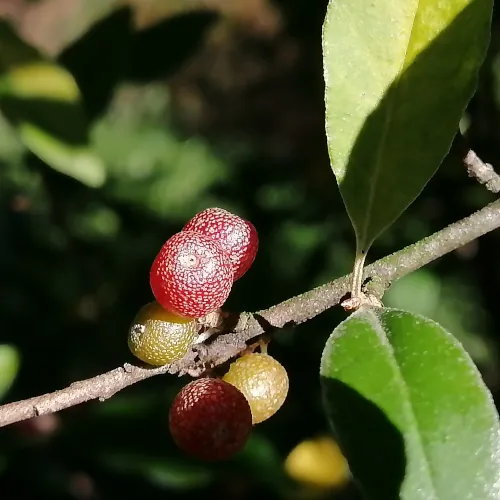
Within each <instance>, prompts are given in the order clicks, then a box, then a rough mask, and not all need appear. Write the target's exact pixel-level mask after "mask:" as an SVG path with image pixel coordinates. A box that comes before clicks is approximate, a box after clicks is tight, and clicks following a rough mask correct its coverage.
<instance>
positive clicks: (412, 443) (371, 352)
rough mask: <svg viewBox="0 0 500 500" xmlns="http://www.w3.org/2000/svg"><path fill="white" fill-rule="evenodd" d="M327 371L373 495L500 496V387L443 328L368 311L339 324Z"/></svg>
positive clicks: (336, 408)
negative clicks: (494, 388) (498, 394)
mask: <svg viewBox="0 0 500 500" xmlns="http://www.w3.org/2000/svg"><path fill="white" fill-rule="evenodd" d="M321 375H322V385H323V390H324V401H325V407H326V411H327V414H328V417H329V419H330V422H331V424H332V426H333V429H334V431H335V433H336V435H337V436H338V439H339V441H340V444H341V446H342V449H343V452H344V454H345V456H346V458H347V460H348V462H349V466H350V468H351V471H352V473H353V476H354V477H355V478H356V479H357V481H358V482H359V483H360V485H361V486H362V488H363V489H364V491H365V492H366V494H367V496H368V498H373V499H397V498H401V499H403V500H414V499H422V500H433V499H435V500H455V499H458V498H471V499H472V498H474V499H476V498H477V499H479V498H481V499H482V500H487V499H493V498H499V495H500V427H499V422H498V415H497V413H496V410H495V407H494V404H493V401H492V397H491V394H490V393H489V391H488V390H487V388H486V387H485V385H484V383H483V381H482V379H481V376H480V374H479V372H478V370H477V369H476V367H475V365H474V364H473V362H472V361H471V359H470V357H469V356H468V354H467V353H466V352H465V351H464V349H463V348H462V346H461V345H460V344H459V342H458V341H457V340H456V339H455V338H454V337H453V336H452V335H451V334H449V333H448V332H447V331H445V330H444V329H443V328H442V327H441V326H440V325H438V324H437V323H435V322H433V321H431V320H429V319H427V318H424V317H423V316H419V315H415V314H412V313H409V312H405V311H402V310H398V309H380V310H378V309H377V310H360V311H358V312H356V313H354V314H353V315H351V316H350V317H349V318H348V319H347V320H345V321H344V322H343V323H341V324H340V325H339V326H338V327H337V328H336V329H335V330H334V332H333V334H332V335H331V337H330V339H329V340H328V342H327V345H326V347H325V350H324V352H323V357H322V362H321Z"/></svg>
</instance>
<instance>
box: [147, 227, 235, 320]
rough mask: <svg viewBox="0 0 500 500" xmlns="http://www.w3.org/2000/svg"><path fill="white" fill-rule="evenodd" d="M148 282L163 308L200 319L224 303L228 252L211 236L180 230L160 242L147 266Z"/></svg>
mask: <svg viewBox="0 0 500 500" xmlns="http://www.w3.org/2000/svg"><path fill="white" fill-rule="evenodd" d="M149 282H150V285H151V290H152V292H153V295H154V296H155V298H156V300H157V301H158V302H159V303H160V304H161V305H162V306H163V307H164V308H165V309H168V310H169V311H171V312H173V313H175V314H178V315H180V316H185V317H188V318H201V317H202V316H205V315H207V314H209V313H211V312H212V311H215V309H218V308H219V307H220V306H221V305H222V304H224V302H225V301H226V299H227V297H228V296H229V292H230V291H231V287H232V284H233V270H232V266H231V261H230V260H229V257H228V255H227V254H226V253H225V252H224V251H223V250H222V249H221V248H220V246H219V245H218V244H217V243H216V242H215V241H214V240H213V239H212V238H209V237H208V236H205V235H203V234H200V233H195V232H193V231H183V232H181V233H177V234H174V235H173V236H172V237H171V238H169V239H168V240H167V242H166V243H165V244H164V245H163V247H162V249H161V250H160V253H159V254H158V255H157V256H156V258H155V260H154V262H153V265H152V266H151V272H150V275H149Z"/></svg>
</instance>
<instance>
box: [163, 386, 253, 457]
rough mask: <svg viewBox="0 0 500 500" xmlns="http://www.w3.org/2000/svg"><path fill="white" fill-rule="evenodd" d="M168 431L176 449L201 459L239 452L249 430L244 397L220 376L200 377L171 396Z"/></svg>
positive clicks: (249, 423) (246, 405) (226, 455)
mask: <svg viewBox="0 0 500 500" xmlns="http://www.w3.org/2000/svg"><path fill="white" fill-rule="evenodd" d="M169 424H170V432H171V434H172V437H173V439H174V441H175V443H176V444H177V446H178V447H179V448H181V449H182V450H184V452H186V453H187V454H188V455H191V456H192V457H196V458H199V459H201V460H224V459H227V458H229V457H230V456H232V455H234V454H235V453H237V452H238V451H240V450H241V449H242V448H243V446H245V443H246V442H247V440H248V437H249V436H250V432H251V430H252V412H251V410H250V406H249V404H248V402H247V400H246V399H245V396H243V394H242V393H241V392H240V391H239V390H238V389H236V388H235V387H233V386H232V385H231V384H228V383H226V382H224V381H222V380H220V379H215V378H200V379H197V380H193V381H192V382H190V383H189V384H188V385H186V386H185V387H184V388H183V389H182V390H181V391H180V392H179V394H177V396H176V397H175V399H174V402H173V404H172V407H171V409H170V415H169Z"/></svg>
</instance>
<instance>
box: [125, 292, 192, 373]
mask: <svg viewBox="0 0 500 500" xmlns="http://www.w3.org/2000/svg"><path fill="white" fill-rule="evenodd" d="M197 333H198V327H197V325H196V322H195V321H194V320H192V319H189V318H184V317H183V316H177V315H175V314H173V313H171V312H170V311H167V310H166V309H164V308H163V307H161V306H160V304H158V302H156V301H155V302H150V303H149V304H146V305H145V306H143V307H142V308H141V309H140V310H139V312H138V313H137V315H136V316H135V318H134V320H133V321H132V325H131V327H130V330H129V334H128V346H129V348H130V350H131V351H132V354H133V355H134V356H136V357H137V358H139V359H140V360H141V361H144V362H145V363H148V364H150V365H154V366H161V365H166V364H167V363H173V362H174V361H177V360H179V359H181V358H182V357H184V355H185V354H186V353H187V352H188V350H189V348H190V347H191V345H192V344H193V341H194V339H195V338H196V336H197Z"/></svg>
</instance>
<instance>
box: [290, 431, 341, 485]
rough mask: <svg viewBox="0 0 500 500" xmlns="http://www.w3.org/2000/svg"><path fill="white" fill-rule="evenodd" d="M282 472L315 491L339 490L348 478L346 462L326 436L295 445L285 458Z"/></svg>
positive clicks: (332, 441)
mask: <svg viewBox="0 0 500 500" xmlns="http://www.w3.org/2000/svg"><path fill="white" fill-rule="evenodd" d="M285 471H286V472H287V474H288V475H289V476H290V477H291V478H293V479H295V480H296V481H297V482H299V483H302V484H304V485H307V486H312V487H314V488H318V489H330V488H341V487H342V486H344V485H345V484H346V483H348V482H349V479H350V472H349V466H348V465H347V461H346V459H345V458H344V456H343V455H342V452H341V451H340V448H339V447H338V445H337V443H336V442H335V441H334V440H333V439H332V438H331V437H329V436H322V437H318V438H315V439H308V440H306V441H302V442H301V443H299V444H298V445H297V446H296V447H295V448H294V449H293V450H292V451H291V452H290V454H289V455H288V457H287V458H286V460H285Z"/></svg>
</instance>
